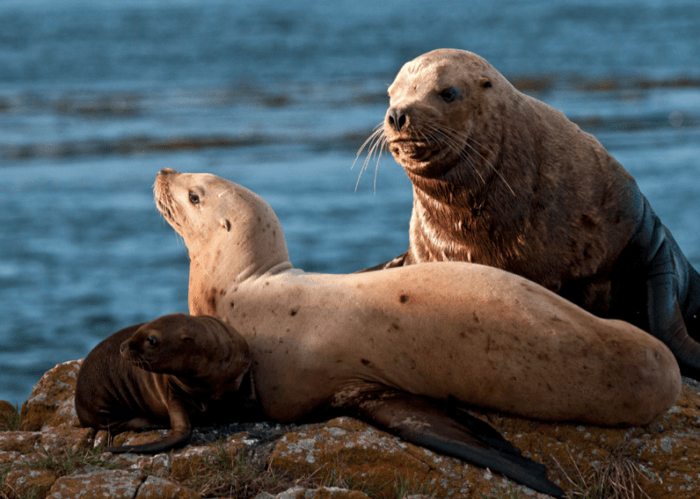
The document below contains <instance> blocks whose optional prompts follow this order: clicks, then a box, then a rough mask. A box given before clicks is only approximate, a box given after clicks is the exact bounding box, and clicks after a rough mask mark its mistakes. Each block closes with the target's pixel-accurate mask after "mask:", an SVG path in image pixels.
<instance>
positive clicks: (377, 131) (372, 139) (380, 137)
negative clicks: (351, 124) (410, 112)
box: [350, 123, 386, 192]
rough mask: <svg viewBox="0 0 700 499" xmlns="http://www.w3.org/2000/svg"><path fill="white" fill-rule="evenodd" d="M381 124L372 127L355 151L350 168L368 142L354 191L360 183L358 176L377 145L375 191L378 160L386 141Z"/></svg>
mask: <svg viewBox="0 0 700 499" xmlns="http://www.w3.org/2000/svg"><path fill="white" fill-rule="evenodd" d="M382 126H383V123H379V124H378V125H377V126H375V127H374V132H372V134H371V135H370V136H369V137H368V138H367V140H365V141H364V143H363V144H362V146H361V147H360V149H359V150H358V151H357V155H356V156H355V161H353V163H352V166H351V167H350V168H351V169H352V168H354V167H355V163H357V160H358V159H359V157H360V154H361V153H362V151H363V150H364V149H365V147H367V145H368V144H369V145H370V147H369V150H368V153H367V157H366V158H365V160H364V162H363V163H362V168H360V174H359V175H358V176H357V182H356V183H355V191H356V192H357V188H358V186H359V185H360V178H362V173H363V172H364V171H365V170H366V169H367V167H368V166H369V162H370V161H371V160H372V156H373V155H374V154H375V152H376V151H377V146H380V147H379V154H378V156H377V166H376V168H375V176H374V191H375V192H376V191H377V175H376V172H377V169H378V168H379V162H380V161H381V159H382V151H383V149H384V144H385V142H386V134H385V133H384V129H383V128H381V127H382Z"/></svg>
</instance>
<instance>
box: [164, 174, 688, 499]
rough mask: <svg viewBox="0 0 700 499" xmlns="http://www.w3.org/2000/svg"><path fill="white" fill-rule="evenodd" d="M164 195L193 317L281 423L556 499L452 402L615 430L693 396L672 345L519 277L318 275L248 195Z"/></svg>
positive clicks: (221, 183) (218, 183)
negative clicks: (229, 348)
mask: <svg viewBox="0 0 700 499" xmlns="http://www.w3.org/2000/svg"><path fill="white" fill-rule="evenodd" d="M154 191H155V198H156V204H157V206H158V209H159V210H160V211H161V213H162V214H163V215H164V217H165V218H166V220H167V221H168V222H169V223H170V224H171V225H172V227H173V228H174V229H175V231H176V232H177V233H178V234H179V235H180V236H182V237H183V238H184V241H185V244H186V245H187V248H188V250H189V256H190V260H191V263H190V281H189V307H190V313H191V314H194V315H197V314H208V315H212V316H215V317H219V318H220V319H222V320H223V321H225V322H226V323H228V324H230V325H231V326H233V327H234V328H235V329H236V331H238V332H239V333H240V334H241V335H242V336H243V337H244V338H245V339H246V341H247V343H248V347H249V349H250V352H251V358H252V364H251V373H252V374H251V376H252V378H253V379H254V382H255V392H256V394H257V398H258V400H259V401H260V404H261V407H262V410H263V412H264V413H265V415H266V416H267V417H269V418H270V419H273V420H276V421H281V422H287V421H295V420H298V419H299V418H302V417H304V416H305V415H307V414H309V413H311V412H313V411H316V410H319V409H324V410H341V411H343V412H344V413H346V414H350V415H354V416H355V417H358V418H359V419H363V420H365V421H368V422H370V423H372V424H375V425H376V426H378V427H380V428H383V429H385V430H388V431H390V432H392V433H395V434H397V435H399V436H401V437H403V438H405V439H407V440H409V441H412V442H414V443H418V444H419V445H424V446H426V447H429V448H431V449H433V450H436V451H438V452H442V453H445V454H449V455H453V456H457V457H461V458H462V459H466V460H469V461H471V462H475V463H477V464H481V465H483V466H488V467H490V468H491V469H495V470H497V471H500V472H502V473H504V474H505V475H507V476H510V477H512V478H516V479H517V480H519V481H521V482H523V483H526V484H527V485H529V486H531V487H533V488H535V489H537V490H543V489H542V488H538V487H543V483H544V482H542V481H541V480H542V479H544V475H543V474H539V473H535V474H534V475H533V474H532V473H531V472H530V471H528V472H525V473H523V472H522V471H523V470H522V468H521V467H520V465H517V466H515V467H514V462H513V461H511V457H514V454H509V453H506V454H503V452H501V451H498V450H496V448H495V447H494V446H492V445H490V444H487V443H485V441H484V440H480V439H481V438H482V437H488V435H489V434H490V433H489V431H491V432H492V431H493V430H488V431H487V430H484V431H485V432H486V433H482V431H481V430H482V429H483V427H482V426H481V425H482V424H483V423H476V422H475V423H474V424H476V425H478V426H476V427H472V429H467V427H466V426H465V424H464V423H463V422H462V420H464V418H466V416H462V420H458V421H457V422H456V421H455V419H454V418H453V417H451V416H450V414H449V413H448V412H446V411H447V409H445V407H446V405H447V402H446V401H450V402H451V404H452V405H455V404H468V405H473V406H479V407H483V408H489V409H495V410H498V411H504V412H509V413H512V414H518V415H521V416H526V417H530V418H537V419H544V420H550V421H551V420H557V421H564V420H576V421H582V422H588V423H594V424H601V425H613V426H615V425H641V424H646V423H648V422H650V421H652V420H653V419H654V418H655V417H657V416H658V415H660V414H662V413H663V412H665V411H666V410H667V409H668V408H670V407H671V406H672V405H673V404H674V402H675V401H676V399H677V397H678V396H679V394H680V386H681V385H680V374H679V371H678V366H677V364H676V361H675V359H674V358H673V356H672V354H671V353H670V351H669V350H668V348H667V347H666V346H664V345H663V344H662V343H661V342H660V341H658V340H657V339H655V338H653V337H652V336H650V335H648V334H646V333H644V332H643V331H641V330H639V329H637V328H636V327H634V326H632V325H630V324H627V323H625V322H622V321H610V320H603V319H600V318H597V317H595V316H593V315H591V314H589V313H588V312H586V311H584V310H583V309H581V308H580V307H578V306H576V305H574V304H572V303H570V302H568V301H566V300H564V299H563V298H561V297H559V296H557V295H556V294H554V293H552V292H550V291H548V290H546V289H545V288H543V287H541V286H538V285H537V284H535V283H532V282H530V281H528V280H526V279H524V278H522V277H518V276H516V275H514V274H510V273H507V272H504V271H501V270H498V269H495V268H491V267H487V266H483V265H474V264H467V263H457V262H445V263H429V264H421V265H414V266H409V267H402V268H396V269H389V270H386V271H381V272H370V273H365V274H351V275H329V274H307V273H304V272H303V271H301V270H298V269H294V268H293V267H292V264H291V262H290V261H289V255H288V253H287V247H286V243H285V238H284V233H283V231H282V227H281V226H280V223H279V221H278V219H277V217H276V216H275V213H274V212H273V211H272V208H270V206H269V205H268V204H267V203H266V202H265V201H264V200H263V199H262V198H260V197H259V196H257V195H255V194H254V193H252V192H251V191H249V190H247V189H245V188H243V187H241V186H239V185H237V184H234V183H233V182H229V181H227V180H224V179H221V178H219V177H216V176H214V175H209V174H181V173H178V172H175V171H174V170H171V169H164V170H161V172H160V173H159V174H158V176H157V178H156V182H155V186H154ZM465 290H466V291H465ZM455 432H457V433H455ZM488 438H490V437H488ZM479 442H481V443H479ZM484 445H485V446H486V447H484ZM475 449H476V450H479V452H482V451H483V452H484V453H483V454H474V452H473V451H474V450H475ZM504 460H505V461H504ZM514 470H515V471H514ZM533 477H537V479H538V480H539V481H538V482H537V483H534V484H533V482H532V481H531V479H532V478H533ZM527 480H530V481H527ZM538 484H539V485H538ZM548 490H549V491H550V492H549V493H552V490H553V489H548Z"/></svg>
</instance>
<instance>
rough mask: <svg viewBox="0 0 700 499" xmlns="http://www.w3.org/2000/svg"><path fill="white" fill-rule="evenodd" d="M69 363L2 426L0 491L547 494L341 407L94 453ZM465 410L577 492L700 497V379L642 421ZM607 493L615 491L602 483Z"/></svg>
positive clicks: (343, 496) (471, 497) (95, 438)
mask: <svg viewBox="0 0 700 499" xmlns="http://www.w3.org/2000/svg"><path fill="white" fill-rule="evenodd" d="M79 364H80V362H79V361H73V362H68V363H65V364H61V365H58V366H56V367H55V368H54V369H52V370H51V371H49V372H48V373H46V375H45V376H44V377H42V379H41V380H40V382H39V383H38V384H37V386H36V387H35V388H34V391H33V392H32V396H31V398H30V399H29V400H27V402H25V404H24V405H23V406H22V411H21V416H22V420H23V423H24V424H25V426H24V428H23V429H24V430H26V431H4V432H3V431H0V477H2V476H3V473H6V478H5V480H4V483H3V484H2V492H3V493H4V494H5V495H7V496H8V497H36V498H37V499H43V498H44V497H54V498H58V497H61V498H62V499H67V498H69V497H76V498H77V497H107V496H109V497H126V496H128V497H130V498H133V497H137V498H138V499H143V498H147V497H148V498H154V499H160V498H164V499H165V498H167V499H169V498H195V497H201V496H202V495H204V496H206V497H209V496H214V497H229V496H230V495H232V494H233V492H231V493H228V492H224V491H226V490H231V491H233V490H234V489H235V491H236V493H239V492H240V494H241V495H244V494H245V495H246V497H255V498H256V499H292V498H294V499H325V498H334V499H364V498H366V497H376V498H379V499H380V498H389V497H390V498H392V499H394V498H396V497H404V498H406V497H412V498H415V499H419V498H420V499H423V498H425V497H426V496H427V497H433V496H434V497H436V498H442V497H450V498H455V499H460V498H462V499H482V498H490V499H494V498H506V497H521V498H525V497H527V498H528V499H543V498H544V497H545V496H544V495H542V494H537V493H535V492H534V491H532V490H530V489H528V488H526V487H524V486H521V485H517V484H515V483H514V482H512V481H511V480H508V479H506V478H504V477H502V476H500V475H497V474H493V473H491V472H490V471H489V470H487V469H483V468H479V467H476V466H472V465H470V464H467V463H464V462H462V461H459V460H457V459H453V458H449V457H446V456H441V455H438V454H435V453H433V452H431V451H428V450H426V449H423V448H420V447H416V446H414V445H412V444H409V443H406V442H404V441H402V440H399V439H397V438H395V437H393V436H391V435H389V434H387V433H384V432H382V431H379V430H377V429H375V428H373V427H371V426H369V425H367V424H364V423H362V422H360V421H357V420H354V419H351V418H347V417H342V418H336V419H333V420H331V421H327V422H325V423H322V424H311V425H287V426H283V425H270V424H266V423H255V424H231V425H227V426H220V427H216V428H198V429H197V430H196V431H195V433H194V437H193V442H192V444H190V445H188V446H186V447H184V448H183V449H179V450H176V451H174V452H172V453H164V454H158V455H155V456H148V455H133V454H119V455H114V454H111V453H102V454H100V449H101V448H103V447H104V446H105V445H106V444H107V441H108V435H107V433H106V432H104V431H100V432H95V431H94V430H92V429H86V428H79V427H78V425H77V418H76V417H75V411H74V408H73V391H74V386H75V380H76V375H77V371H78V368H79ZM3 407H4V406H3V405H2V404H0V411H1V410H2V408H3ZM470 412H471V413H472V414H473V415H475V416H476V417H479V418H481V419H483V420H485V421H487V422H489V423H490V424H491V425H492V426H494V427H495V428H496V429H497V430H499V431H500V432H501V433H502V434H503V435H504V436H505V437H506V438H508V439H509V440H510V441H511V442H512V443H513V444H514V445H516V446H517V447H519V448H520V449H521V450H522V451H523V454H525V455H526V456H528V457H530V458H532V459H534V460H535V461H538V462H541V463H543V464H545V465H547V467H548V469H549V477H550V479H551V480H552V481H554V482H555V483H557V484H558V485H559V486H561V487H562V488H564V489H565V490H567V491H568V492H569V493H570V496H571V497H585V494H586V493H589V492H590V489H592V488H593V487H594V485H595V484H596V483H597V481H599V480H600V481H603V482H605V481H606V476H607V477H608V478H607V482H608V483H609V484H610V487H613V482H615V483H617V484H618V486H620V485H621V486H624V487H627V489H629V490H634V491H635V492H636V493H635V497H638V498H639V497H649V498H654V499H671V498H673V499H686V498H687V499H690V498H694V499H697V498H698V497H700V469H699V468H698V466H697V463H698V462H699V461H700V384H698V383H697V382H694V381H692V380H688V379H684V386H683V392H682V395H681V398H680V400H679V401H678V403H677V404H676V405H675V406H674V407H673V408H672V409H671V410H670V411H669V412H668V413H667V414H665V415H663V416H662V417H660V418H659V419H658V420H656V421H654V422H653V423H652V424H650V425H647V426H644V427H634V428H599V427H595V426H589V425H580V424H561V423H543V422H537V421H531V420H526V419H522V418H517V417H512V416H506V415H502V414H496V413H488V412H477V411H470ZM166 433H167V431H158V432H147V433H143V434H135V433H123V434H121V435H118V436H117V437H116V438H114V442H113V443H114V444H115V445H122V444H125V443H126V444H134V443H143V442H146V441H152V440H155V439H157V438H160V437H161V436H162V435H163V434H166ZM68 449H70V451H69V450H68ZM66 452H70V453H72V454H73V455H74V456H75V455H78V457H79V456H81V455H83V454H85V455H87V454H90V456H91V457H90V459H86V460H85V462H89V463H90V465H86V464H81V465H79V469H75V470H71V471H72V472H68V471H66V470H64V471H56V470H60V469H61V468H60V467H56V468H54V471H52V470H51V469H45V468H44V469H42V466H43V465H42V464H41V463H42V462H45V461H46V459H56V460H59V459H62V458H63V457H64V456H65V453H66ZM76 462H82V461H80V460H76ZM100 463H103V465H99V464H100ZM95 464H98V465H99V466H96V465H95ZM106 466H112V467H115V466H116V467H119V468H120V469H106ZM3 470H4V471H3ZM61 474H63V475H64V476H60V475H61ZM219 474H220V475H222V476H221V477H218V478H217V477H215V475H219ZM147 475H150V476H148V479H146V477H147ZM613 475H614V476H615V479H614V480H612V479H611V478H610V477H612V476H613ZM216 480H219V482H216ZM321 484H323V485H325V487H321V486H320V485H321ZM227 487H228V488H227ZM102 494H107V496H104V495H102ZM575 494H578V495H575ZM2 495H3V494H0V497H2ZM589 496H590V495H589ZM605 497H608V498H614V497H622V496H621V495H618V496H616V495H615V491H614V490H613V488H611V489H609V490H608V491H606V493H605Z"/></svg>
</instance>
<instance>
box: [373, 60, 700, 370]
mask: <svg viewBox="0 0 700 499" xmlns="http://www.w3.org/2000/svg"><path fill="white" fill-rule="evenodd" d="M389 97H390V107H389V110H388V111H387V113H386V116H385V120H384V127H383V134H382V133H381V132H378V133H376V134H375V135H374V136H373V137H372V138H376V139H377V140H379V141H380V142H377V143H375V144H374V147H373V148H371V150H376V148H377V146H378V145H379V144H381V145H382V147H383V146H384V145H385V144H384V141H386V144H388V148H389V150H390V151H391V153H392V154H393V155H394V158H395V159H396V161H397V162H398V163H399V164H401V165H402V166H403V168H404V170H405V171H406V174H407V175H408V177H409V179H410V180H411V182H412V183H413V212H412V215H411V222H410V243H409V249H408V251H407V252H406V253H405V254H403V255H401V256H399V257H397V258H395V259H394V260H392V261H391V262H387V263H386V264H382V265H378V266H376V267H373V268H372V269H368V270H374V269H377V268H389V267H395V266H402V265H410V264H414V263H419V262H431V261H450V260H454V261H465V262H475V263H481V264H485V265H489V266H493V267H497V268H500V269H504V270H507V271H509V272H513V273H515V274H518V275H521V276H524V277H526V278H528V279H530V280H532V281H535V282H537V283H539V284H541V285H542V286H544V287H546V288H548V289H550V290H552V291H554V292H555V293H558V294H559V295H561V296H563V297H565V298H567V299H569V300H571V301H572V302H574V303H576V304H578V305H580V306H581V307H583V308H584V309H586V310H588V311H590V312H592V313H594V314H596V315H598V316H599V317H605V318H617V319H622V320H625V321H627V322H630V323H632V324H635V325H636V326H638V327H640V328H641V329H643V330H645V331H648V332H650V333H652V334H653V335H654V336H656V337H657V338H659V339H660V340H661V341H663V342H664V343H665V344H666V345H668V346H669V348H670V349H671V351H672V352H673V354H674V355H675V356H676V359H677V360H678V362H679V364H680V366H681V372H683V373H684V374H686V375H688V376H691V377H694V378H696V379H698V378H700V344H699V343H698V340H700V317H699V316H700V276H699V275H698V273H697V272H696V271H695V269H693V267H692V266H691V265H690V264H689V262H688V260H687V259H686V258H685V256H684V255H683V253H682V252H681V250H680V249H679V248H678V245H677V244H676V241H674V239H673V236H671V233H670V232H669V231H668V229H667V228H666V227H664V226H663V224H662V223H661V222H660V220H659V218H658V217H657V216H656V215H655V214H654V212H653V210H652V209H651V206H650V205H649V202H648V201H647V200H646V198H645V197H644V196H643V195H642V193H641V192H640V191H639V188H638V187H637V184H636V183H635V181H634V179H633V178H632V177H631V176H630V175H629V174H628V173H627V171H625V169H624V168H623V167H622V166H621V165H620V164H619V163H618V162H617V161H615V159H614V158H613V157H612V156H611V155H610V154H608V152H607V151H606V150H605V149H604V148H603V146H602V145H601V144H600V143H599V142H598V141H597V140H596V139H595V137H593V136H592V135H589V134H587V133H584V132H582V131H581V130H580V129H579V127H578V126H576V125H575V124H574V123H572V122H571V121H569V120H568V119H567V118H566V117H565V116H564V114H563V113H562V112H560V111H557V110H555V109H553V108H551V107H549V106H548V105H546V104H544V103H542V102H540V101H538V100H536V99H534V98H532V97H528V96H526V95H524V94H522V93H520V92H519V91H517V90H516V89H515V88H514V87H513V86H512V85H511V84H510V83H509V82H508V81H507V80H506V79H505V78H504V77H503V76H502V75H501V74H500V73H499V72H498V71H497V70H496V69H494V68H493V66H491V65H490V64H489V63H488V62H487V61H485V60H484V59H482V58H481V57H479V56H477V55H475V54H472V53H470V52H465V51H461V50H448V49H442V50H435V51H433V52H429V53H427V54H424V55H422V56H420V57H418V58H417V59H415V60H413V61H411V62H408V63H407V64H405V65H404V66H403V68H401V71H400V72H399V74H398V75H397V76H396V79H395V80H394V82H393V84H392V85H391V86H390V87H389Z"/></svg>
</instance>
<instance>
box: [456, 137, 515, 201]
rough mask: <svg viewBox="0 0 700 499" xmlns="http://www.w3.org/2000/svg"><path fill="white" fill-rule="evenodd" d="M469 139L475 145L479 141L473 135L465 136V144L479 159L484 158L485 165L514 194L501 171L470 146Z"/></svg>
mask: <svg viewBox="0 0 700 499" xmlns="http://www.w3.org/2000/svg"><path fill="white" fill-rule="evenodd" d="M470 140H471V141H473V142H474V143H475V144H476V145H479V143H478V142H477V140H476V139H474V138H473V137H468V138H467V142H466V146H467V147H469V148H470V149H471V150H472V151H474V152H475V153H476V154H477V155H479V157H480V158H481V159H483V160H484V163H486V165H487V166H488V167H490V168H491V170H493V172H494V173H495V174H496V175H498V176H499V177H500V179H501V180H502V181H503V183H504V184H506V187H508V190H510V193H511V194H512V195H513V196H515V195H516V194H515V191H514V190H513V188H512V187H511V186H510V184H509V183H508V181H507V180H506V179H505V177H503V175H502V174H501V172H499V171H498V169H497V168H496V167H495V166H494V165H493V163H492V162H491V161H490V160H488V159H487V158H486V157H485V156H484V155H483V154H481V153H480V152H479V151H478V150H477V149H476V148H475V147H474V146H472V145H471V144H470V143H469V141H470Z"/></svg>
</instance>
